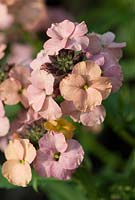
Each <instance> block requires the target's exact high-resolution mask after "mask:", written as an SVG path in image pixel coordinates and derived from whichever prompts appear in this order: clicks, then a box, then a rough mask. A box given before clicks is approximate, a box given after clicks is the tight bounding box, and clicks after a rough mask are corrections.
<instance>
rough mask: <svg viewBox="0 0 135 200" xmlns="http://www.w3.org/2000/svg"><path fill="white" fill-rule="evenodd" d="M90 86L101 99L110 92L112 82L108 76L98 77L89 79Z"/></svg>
mask: <svg viewBox="0 0 135 200" xmlns="http://www.w3.org/2000/svg"><path fill="white" fill-rule="evenodd" d="M91 87H92V88H94V89H96V90H98V91H99V92H100V93H101V95H102V98H103V99H106V98H107V97H108V96H109V94H110V93H111V89H112V84H111V81H110V79H109V78H107V77H100V78H99V79H97V80H93V81H91Z"/></svg>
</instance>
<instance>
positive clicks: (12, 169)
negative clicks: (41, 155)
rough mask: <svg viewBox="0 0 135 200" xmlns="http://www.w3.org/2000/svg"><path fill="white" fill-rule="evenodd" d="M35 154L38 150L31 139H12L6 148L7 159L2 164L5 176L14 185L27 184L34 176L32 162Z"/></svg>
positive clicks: (23, 185)
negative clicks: (30, 141)
mask: <svg viewBox="0 0 135 200" xmlns="http://www.w3.org/2000/svg"><path fill="white" fill-rule="evenodd" d="M35 156H36V150H35V148H34V147H33V145H32V144H31V143H29V140H27V139H14V140H11V141H10V142H9V144H8V146H7V147H6V149H5V157H6V159H7V161H6V162H5V163H4V164H3V165H2V174H3V176H4V177H5V178H6V179H7V180H8V181H9V182H10V183H12V184H14V185H18V186H22V187H25V186H27V184H28V183H29V182H30V180H31V177H32V174H31V168H30V164H31V163H32V161H33V160H34V158H35Z"/></svg>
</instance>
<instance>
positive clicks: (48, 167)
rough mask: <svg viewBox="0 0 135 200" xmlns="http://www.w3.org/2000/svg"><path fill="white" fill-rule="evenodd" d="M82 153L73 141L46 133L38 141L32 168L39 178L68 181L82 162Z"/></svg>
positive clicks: (61, 135)
mask: <svg viewBox="0 0 135 200" xmlns="http://www.w3.org/2000/svg"><path fill="white" fill-rule="evenodd" d="M83 156H84V151H83V149H82V147H81V145H80V144H79V143H78V142H77V141H76V140H74V139H68V140H67V141H66V140H65V137H64V135H63V134H62V133H59V134H57V133H55V132H48V133H47V134H45V135H44V136H43V137H42V138H41V139H40V140H39V150H38V152H37V156H36V159H35V161H34V168H35V170H36V171H37V173H38V174H39V175H40V176H44V177H55V178H58V179H69V178H70V177H71V175H72V173H73V171H74V170H75V169H76V168H78V167H79V165H80V164H81V162H82V160H83Z"/></svg>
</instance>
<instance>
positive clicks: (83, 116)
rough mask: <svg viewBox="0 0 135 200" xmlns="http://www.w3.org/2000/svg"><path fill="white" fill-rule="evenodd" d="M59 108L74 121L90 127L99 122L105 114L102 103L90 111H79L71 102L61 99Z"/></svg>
mask: <svg viewBox="0 0 135 200" xmlns="http://www.w3.org/2000/svg"><path fill="white" fill-rule="evenodd" d="M61 109H62V113H63V115H64V116H65V115H66V116H70V117H71V118H72V119H73V120H74V121H75V122H76V121H77V122H81V123H82V124H83V125H84V126H90V127H93V126H95V125H99V124H101V123H102V122H103V121H104V118H105V116H106V112H105V109H104V107H103V106H102V105H100V106H96V107H95V108H94V109H93V110H92V111H89V112H81V111H79V110H77V109H76V107H75V106H74V104H73V102H71V101H63V102H62V103H61Z"/></svg>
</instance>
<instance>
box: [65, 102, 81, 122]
mask: <svg viewBox="0 0 135 200" xmlns="http://www.w3.org/2000/svg"><path fill="white" fill-rule="evenodd" d="M61 109H62V113H63V115H69V116H70V117H71V118H72V119H73V120H74V121H77V122H80V114H81V112H80V111H79V110H77V109H76V107H75V106H74V104H73V102H72V101H63V102H62V103H61Z"/></svg>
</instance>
